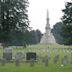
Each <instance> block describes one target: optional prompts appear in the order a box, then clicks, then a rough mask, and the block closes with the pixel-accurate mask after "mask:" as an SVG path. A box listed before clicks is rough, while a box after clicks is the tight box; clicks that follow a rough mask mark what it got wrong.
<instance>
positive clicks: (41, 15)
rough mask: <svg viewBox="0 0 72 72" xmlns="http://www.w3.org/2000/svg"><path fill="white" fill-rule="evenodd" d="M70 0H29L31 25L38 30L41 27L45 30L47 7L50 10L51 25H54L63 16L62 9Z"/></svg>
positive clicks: (42, 30) (41, 29)
mask: <svg viewBox="0 0 72 72" xmlns="http://www.w3.org/2000/svg"><path fill="white" fill-rule="evenodd" d="M66 1H70V0H29V3H30V4H29V8H28V13H29V20H30V27H32V29H34V30H36V29H39V30H40V31H41V32H42V33H44V32H45V26H46V17H47V16H46V15H47V9H48V11H49V18H50V21H49V22H50V26H51V28H52V27H53V25H54V24H56V22H59V21H60V18H61V17H62V15H63V13H62V11H61V10H62V9H64V7H65V2H66Z"/></svg>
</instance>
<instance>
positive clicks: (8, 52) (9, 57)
mask: <svg viewBox="0 0 72 72" xmlns="http://www.w3.org/2000/svg"><path fill="white" fill-rule="evenodd" d="M3 59H5V60H6V61H10V60H12V48H5V49H4V50H3Z"/></svg>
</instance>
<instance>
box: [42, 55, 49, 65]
mask: <svg viewBox="0 0 72 72" xmlns="http://www.w3.org/2000/svg"><path fill="white" fill-rule="evenodd" d="M43 62H44V64H45V66H48V62H49V59H48V56H45V57H44V58H43Z"/></svg>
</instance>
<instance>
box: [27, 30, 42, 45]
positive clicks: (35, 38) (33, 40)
mask: <svg viewBox="0 0 72 72" xmlns="http://www.w3.org/2000/svg"><path fill="white" fill-rule="evenodd" d="M29 36H30V37H29V39H28V40H29V44H37V43H39V42H40V39H41V36H42V33H41V32H40V31H39V30H31V31H30V34H29Z"/></svg>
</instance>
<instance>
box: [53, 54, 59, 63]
mask: <svg viewBox="0 0 72 72" xmlns="http://www.w3.org/2000/svg"><path fill="white" fill-rule="evenodd" d="M58 60H59V55H56V56H55V57H54V63H55V64H56V63H57V62H58Z"/></svg>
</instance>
